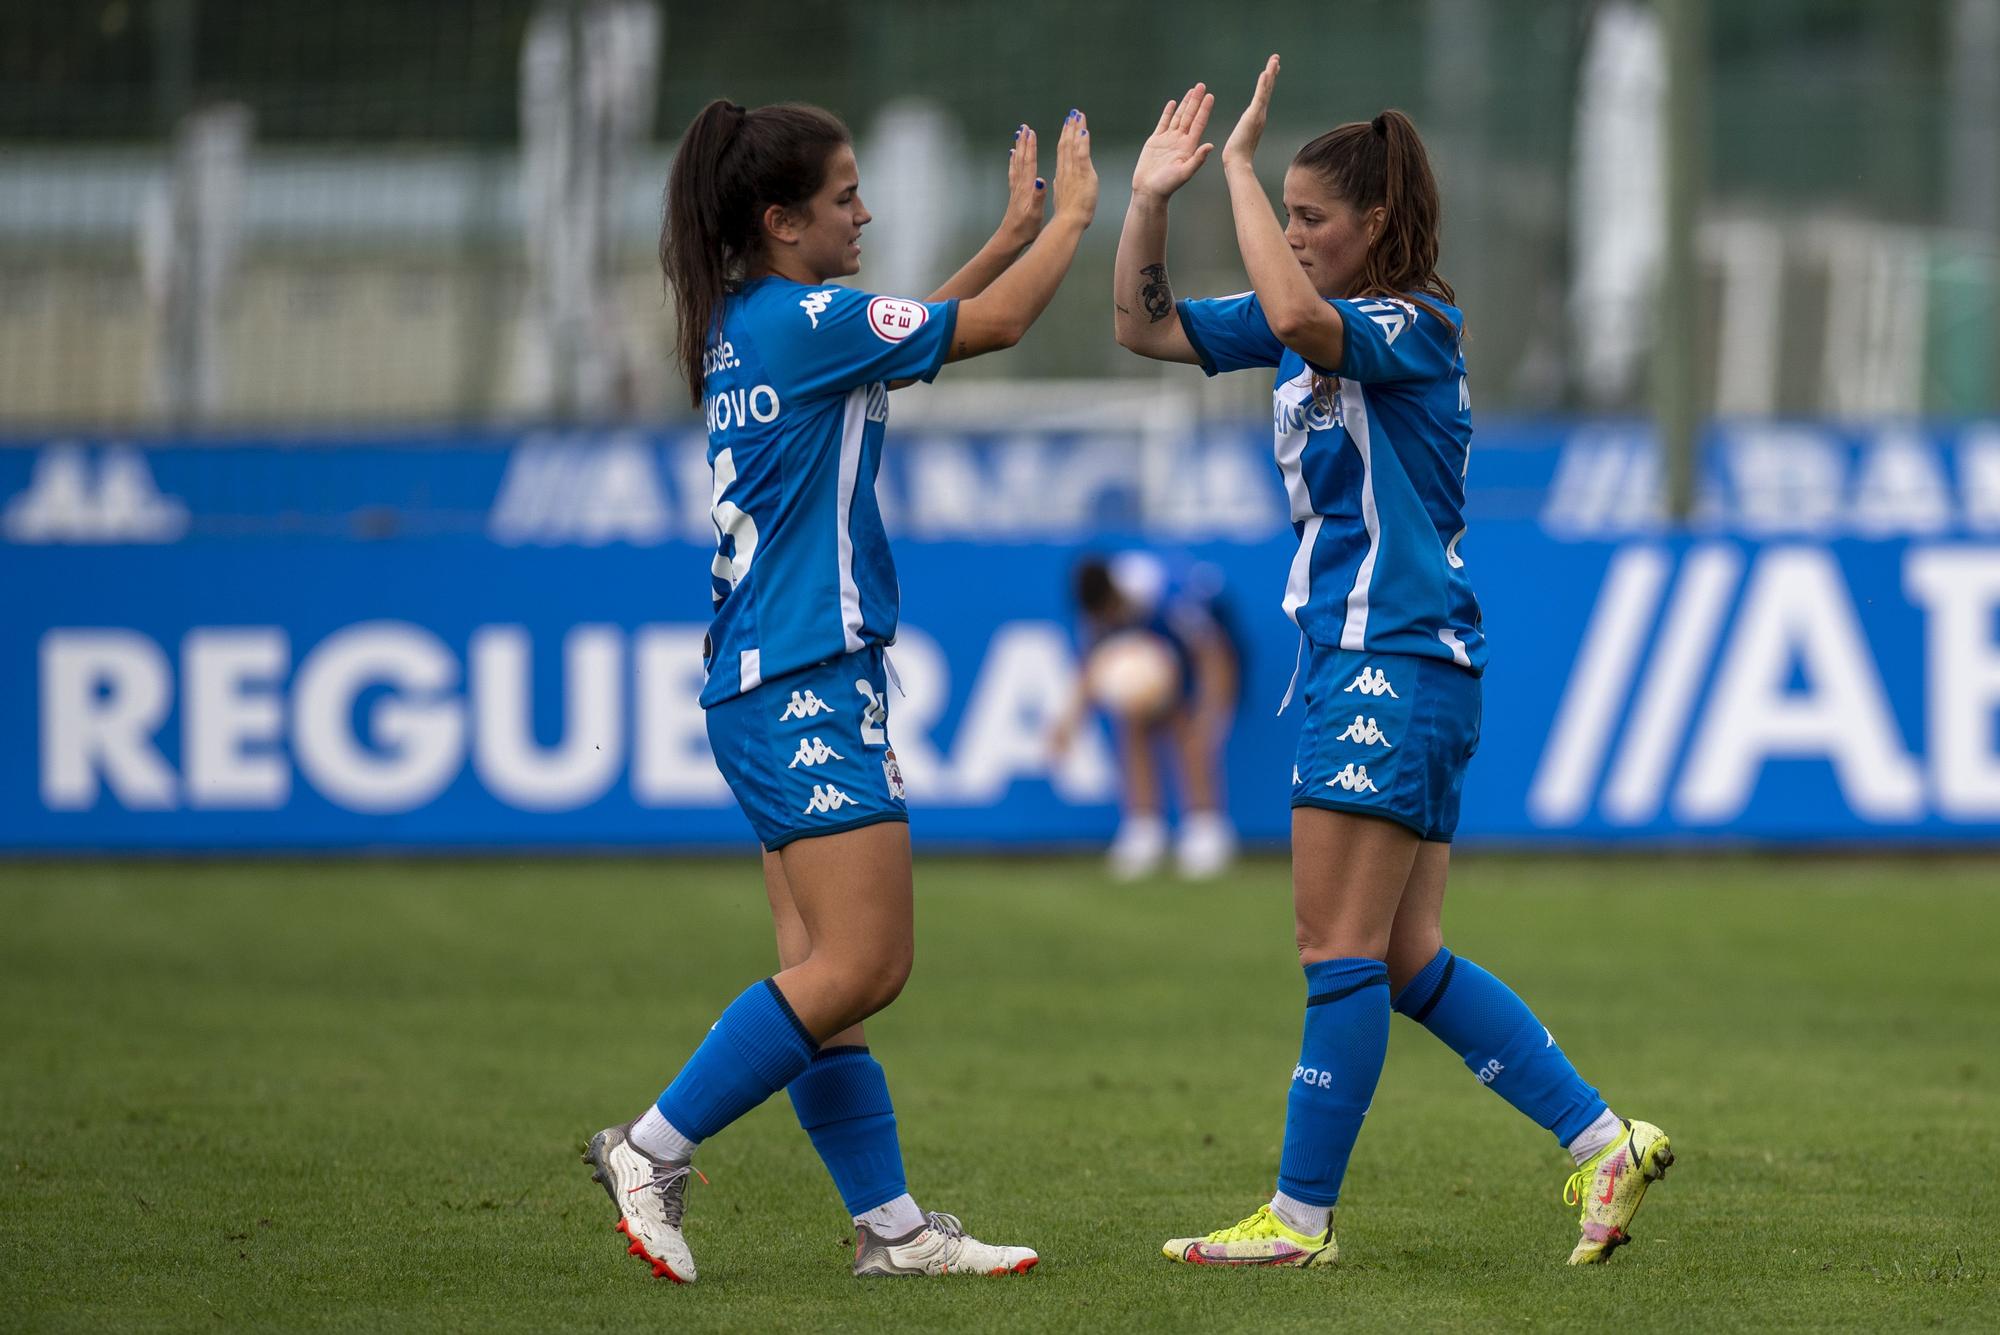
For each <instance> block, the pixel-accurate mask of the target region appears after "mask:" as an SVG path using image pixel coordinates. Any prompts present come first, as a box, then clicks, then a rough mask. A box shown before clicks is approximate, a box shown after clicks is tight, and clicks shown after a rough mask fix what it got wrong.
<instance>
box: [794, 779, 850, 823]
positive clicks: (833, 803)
mask: <svg viewBox="0 0 2000 1335" xmlns="http://www.w3.org/2000/svg"><path fill="white" fill-rule="evenodd" d="M858 805H860V804H859V803H857V802H856V801H855V800H854V799H853V798H851V797H849V796H848V795H847V794H846V793H843V792H841V791H840V789H838V788H836V787H834V786H833V785H832V784H830V783H829V784H817V783H816V784H814V785H813V795H812V801H810V802H808V803H806V809H805V810H804V811H803V812H802V813H800V814H802V815H806V816H824V815H825V814H826V813H827V812H829V811H838V810H840V809H841V808H842V807H851V806H858Z"/></svg>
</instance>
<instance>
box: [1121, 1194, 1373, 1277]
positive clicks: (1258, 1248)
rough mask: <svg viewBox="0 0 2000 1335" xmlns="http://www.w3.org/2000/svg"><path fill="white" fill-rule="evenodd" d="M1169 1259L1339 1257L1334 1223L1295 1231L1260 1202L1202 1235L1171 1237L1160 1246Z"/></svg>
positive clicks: (1270, 1261) (1318, 1261)
mask: <svg viewBox="0 0 2000 1335" xmlns="http://www.w3.org/2000/svg"><path fill="white" fill-rule="evenodd" d="M1160 1250H1161V1251H1163V1252H1165V1253H1166V1255H1167V1259H1168V1260H1171V1261H1185V1262H1186V1263H1187V1264H1189V1265H1332V1264H1333V1263H1334V1262H1335V1261H1337V1260H1339V1259H1340V1247H1339V1245H1338V1244H1337V1243H1335V1242H1334V1240H1333V1223H1332V1221H1330V1220H1329V1221H1328V1223H1327V1226H1326V1232H1324V1233H1322V1234H1320V1235H1319V1236H1318V1237H1316V1238H1312V1237H1307V1236H1306V1235H1305V1234H1303V1233H1294V1232H1292V1230H1291V1229H1289V1228H1287V1227H1285V1222H1284V1220H1282V1219H1280V1218H1278V1216H1276V1215H1274V1214H1272V1213H1271V1207H1270V1206H1268V1205H1260V1206H1258V1207H1257V1213H1256V1214H1253V1215H1251V1216H1250V1217H1249V1218H1248V1219H1245V1220H1243V1221H1242V1222H1241V1223H1237V1224H1231V1225H1230V1226H1229V1227H1228V1228H1218V1229H1217V1230H1215V1232H1213V1233H1211V1234H1209V1235H1208V1236H1207V1237H1205V1238H1170V1239H1168V1240H1167V1244H1166V1245H1165V1246H1164V1247H1162V1248H1161V1249H1160Z"/></svg>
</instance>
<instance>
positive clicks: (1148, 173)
mask: <svg viewBox="0 0 2000 1335" xmlns="http://www.w3.org/2000/svg"><path fill="white" fill-rule="evenodd" d="M1214 109H1215V94H1213V93H1211V92H1209V91H1208V85H1207V84H1202V83H1198V84H1196V85H1195V86H1194V87H1192V88H1190V89H1188V90H1187V92H1186V93H1185V94H1184V95H1182V96H1181V97H1180V98H1178V99H1176V100H1171V101H1169V102H1168V103H1167V105H1166V107H1165V109H1164V110H1162V111H1161V112H1160V123H1159V124H1158V125H1156V126H1154V127H1153V133H1152V135H1151V137H1150V138H1148V139H1147V140H1146V142H1145V145H1144V146H1143V147H1141V148H1140V150H1139V161H1138V163H1137V164H1136V165H1135V166H1134V167H1133V168H1132V193H1133V194H1134V195H1149V196H1151V197H1153V198H1155V199H1165V198H1167V197H1168V196H1169V195H1171V194H1173V193H1174V191H1176V190H1178V189H1180V188H1181V187H1182V186H1184V185H1186V184H1187V183H1188V182H1189V181H1190V180H1192V179H1193V178H1194V174H1195V173H1196V172H1198V171H1200V170H1201V164H1202V163H1204V162H1206V161H1208V155H1209V154H1210V153H1211V152H1213V151H1214V150H1215V145H1214V144H1204V143H1203V142H1202V141H1201V136H1202V132H1203V131H1204V130H1206V129H1207V128H1208V113H1209V112H1211V111H1213V110H1214Z"/></svg>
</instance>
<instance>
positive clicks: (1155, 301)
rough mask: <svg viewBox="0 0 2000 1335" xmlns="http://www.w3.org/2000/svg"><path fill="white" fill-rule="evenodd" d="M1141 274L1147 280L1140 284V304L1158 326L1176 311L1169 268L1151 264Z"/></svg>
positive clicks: (1140, 271)
mask: <svg viewBox="0 0 2000 1335" xmlns="http://www.w3.org/2000/svg"><path fill="white" fill-rule="evenodd" d="M1139 274H1140V276H1141V277H1143V278H1144V279H1145V280H1146V281H1145V282H1143V283H1141V284H1139V303H1140V304H1141V305H1143V306H1144V307H1145V308H1146V314H1147V315H1148V316H1149V317H1151V319H1152V321H1153V323H1154V324H1158V323H1159V322H1160V321H1162V320H1164V319H1166V318H1167V317H1168V316H1169V315H1171V314H1173V310H1174V290H1173V288H1172V287H1170V286H1169V285H1168V283H1167V266H1166V265H1164V264H1149V265H1147V266H1146V267H1145V268H1143V269H1141V270H1139Z"/></svg>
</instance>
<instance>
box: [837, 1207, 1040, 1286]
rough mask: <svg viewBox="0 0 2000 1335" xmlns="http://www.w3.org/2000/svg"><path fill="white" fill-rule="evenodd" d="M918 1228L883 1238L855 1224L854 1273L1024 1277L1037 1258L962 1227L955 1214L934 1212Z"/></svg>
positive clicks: (870, 1229) (1022, 1250)
mask: <svg viewBox="0 0 2000 1335" xmlns="http://www.w3.org/2000/svg"><path fill="white" fill-rule="evenodd" d="M924 1218H925V1224H924V1226H923V1227H922V1228H919V1229H914V1230H912V1231H911V1232H909V1233H907V1234H905V1235H904V1236H903V1237H900V1238H885V1237H883V1236H881V1235H880V1234H878V1233H876V1232H875V1230H874V1229H872V1228H869V1227H868V1225H866V1224H857V1225H855V1229H856V1231H857V1233H858V1235H859V1236H858V1239H857V1241H856V1243H855V1247H854V1273H855V1274H857V1275H1025V1274H1027V1273H1028V1271H1030V1270H1033V1269H1034V1268H1035V1263H1036V1262H1038V1261H1040V1260H1041V1259H1042V1258H1041V1257H1039V1256H1037V1255H1036V1254H1035V1253H1034V1252H1033V1251H1032V1250H1031V1249H1029V1248H1027V1247H995V1246H994V1245H993V1244H991V1243H988V1242H981V1241H980V1240H979V1239H978V1238H975V1237H973V1236H971V1235H970V1234H968V1233H967V1232H966V1231H965V1225H963V1224H961V1223H959V1222H958V1216H957V1215H951V1214H945V1213H943V1212H941V1211H933V1212H931V1213H930V1214H928V1215H926V1216H925V1217H924Z"/></svg>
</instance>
